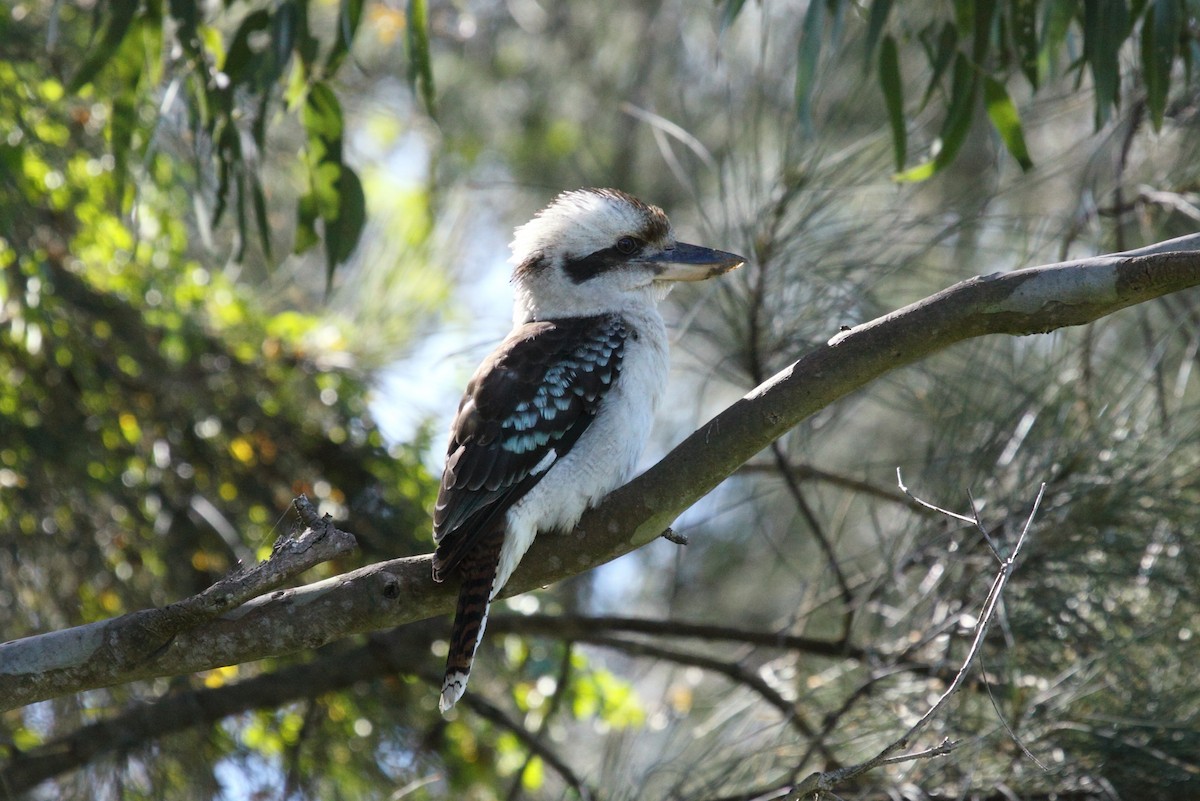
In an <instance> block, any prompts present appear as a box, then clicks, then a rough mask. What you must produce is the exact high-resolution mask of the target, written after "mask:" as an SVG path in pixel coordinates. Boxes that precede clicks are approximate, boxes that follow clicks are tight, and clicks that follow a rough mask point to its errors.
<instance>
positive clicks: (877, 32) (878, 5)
mask: <svg viewBox="0 0 1200 801" xmlns="http://www.w3.org/2000/svg"><path fill="white" fill-rule="evenodd" d="M891 11H892V0H874V2H873V3H871V11H870V13H869V14H868V16H867V38H866V41H865V42H864V45H865V48H866V58H865V59H864V62H863V64H864V69H867V70H869V69H871V62H873V61H874V60H875V48H876V47H877V46H878V45H879V37H880V36H882V34H883V28H884V26H885V25H887V19H888V15H889V14H890V13H891Z"/></svg>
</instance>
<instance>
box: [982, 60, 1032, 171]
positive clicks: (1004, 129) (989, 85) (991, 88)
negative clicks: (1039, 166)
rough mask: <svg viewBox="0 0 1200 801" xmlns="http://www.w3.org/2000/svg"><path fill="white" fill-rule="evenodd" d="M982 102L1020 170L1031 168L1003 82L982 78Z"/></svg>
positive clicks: (1023, 136)
mask: <svg viewBox="0 0 1200 801" xmlns="http://www.w3.org/2000/svg"><path fill="white" fill-rule="evenodd" d="M983 102H984V105H985V106H986V107H987V114H988V119H990V120H991V121H992V127H993V128H995V129H996V133H998V134H1000V141H1002V142H1004V147H1005V148H1007V150H1008V152H1009V154H1010V155H1012V157H1013V158H1014V159H1016V160H1017V163H1018V164H1020V165H1021V169H1022V170H1029V169H1031V168H1032V167H1033V160H1032V159H1030V158H1029V150H1028V149H1027V148H1026V147H1025V132H1024V129H1023V127H1022V125H1021V116H1020V114H1018V113H1017V106H1016V104H1015V103H1013V101H1012V98H1011V97H1009V95H1008V91H1007V90H1006V89H1005V88H1004V84H1002V83H1000V81H998V80H996V79H995V78H993V77H992V76H990V75H985V76H984V78H983Z"/></svg>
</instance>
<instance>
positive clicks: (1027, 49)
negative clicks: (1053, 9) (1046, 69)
mask: <svg viewBox="0 0 1200 801" xmlns="http://www.w3.org/2000/svg"><path fill="white" fill-rule="evenodd" d="M1008 8H1009V17H1010V21H1011V31H1012V41H1013V46H1014V47H1015V48H1016V51H1017V62H1018V64H1020V67H1021V72H1022V73H1023V74H1024V75H1025V80H1027V81H1029V85H1030V86H1032V87H1033V88H1034V89H1037V88H1038V52H1039V50H1038V38H1037V11H1038V7H1037V2H1036V0H1009V7H1008Z"/></svg>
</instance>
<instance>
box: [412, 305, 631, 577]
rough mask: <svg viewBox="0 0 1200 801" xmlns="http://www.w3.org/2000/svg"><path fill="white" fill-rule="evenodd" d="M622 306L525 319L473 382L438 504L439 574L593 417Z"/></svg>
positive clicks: (614, 357)
mask: <svg viewBox="0 0 1200 801" xmlns="http://www.w3.org/2000/svg"><path fill="white" fill-rule="evenodd" d="M626 336H627V330H626V327H625V324H624V322H623V321H622V320H621V318H620V317H618V316H617V315H599V316H594V317H572V318H566V319H561V320H544V321H539V322H532V323H526V324H525V325H523V326H521V327H520V328H517V329H516V330H514V331H513V332H512V333H511V334H510V335H509V336H508V338H507V339H505V340H504V342H503V343H501V344H500V346H499V347H498V348H497V349H496V350H495V351H494V352H493V353H492V354H491V355H490V356H489V357H488V358H487V359H486V360H484V362H483V364H481V365H480V366H479V369H478V370H476V371H475V375H474V376H473V377H472V378H471V381H470V383H468V384H467V390H466V393H465V394H464V395H463V399H462V401H461V403H460V404H459V407H458V415H457V416H456V417H455V419H454V425H453V426H452V428H451V433H450V447H449V450H448V452H447V455H446V468H445V471H444V472H443V473H442V484H441V489H440V490H439V491H438V499H437V505H436V506H435V507H434V512H433V532H434V541H435V542H437V546H438V547H437V552H436V553H435V554H434V560H433V571H434V578H436V579H438V580H439V581H440V580H441V579H443V578H445V577H446V576H447V575H448V574H449V573H450V572H451V571H453V570H454V569H455V567H457V566H458V564H459V562H461V561H462V559H463V557H464V555H466V554H467V553H469V552H470V551H471V549H472V548H473V547H475V545H476V544H477V543H478V541H479V540H480V538H481V537H484V536H485V535H486V534H487V533H488V532H489V531H490V530H492V529H494V527H495V524H496V523H497V522H498V521H500V520H502V518H503V515H504V513H505V512H507V511H508V509H509V508H510V507H511V506H512V505H513V504H514V503H516V502H517V500H519V499H520V498H521V496H523V495H524V494H525V493H526V492H528V491H529V490H530V488H531V487H533V486H534V485H535V484H536V483H537V482H538V481H540V480H541V478H542V476H544V475H545V472H546V470H548V469H549V468H550V466H551V465H552V464H553V463H554V461H555V460H557V459H558V458H559V457H561V456H562V455H563V454H565V453H566V452H567V451H568V450H570V448H571V446H572V445H574V444H575V441H576V440H578V439H579V437H580V435H581V434H583V432H584V431H585V430H586V429H587V427H588V425H590V424H591V422H592V420H593V418H594V417H595V415H596V410H597V408H598V407H599V405H600V401H601V399H602V398H603V397H604V395H605V393H606V392H607V391H608V390H609V389H610V388H611V387H612V386H613V385H614V384H615V383H616V380H617V377H618V374H619V373H620V371H621V359H622V356H623V353H624V345H625V338H626Z"/></svg>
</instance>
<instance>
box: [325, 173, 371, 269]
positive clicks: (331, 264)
mask: <svg viewBox="0 0 1200 801" xmlns="http://www.w3.org/2000/svg"><path fill="white" fill-rule="evenodd" d="M337 192H338V203H337V214H336V215H335V216H334V217H332V218H326V219H325V256H326V270H325V287H326V289H327V290H328V289H329V288H330V287H331V286H332V285H333V272H334V270H335V269H337V266H338V265H339V264H341V263H343V262H344V261H346V259H348V258H350V254H351V253H353V252H354V248H355V247H357V246H358V240H359V238H360V237H361V236H362V231H363V228H364V227H365V226H366V223H367V199H366V196H365V195H364V194H363V188H362V182H361V181H359V180H358V175H356V174H355V172H354V170H352V169H350V168H349V167H348V166H346V165H342V169H341V172H340V173H339V174H338V181H337Z"/></svg>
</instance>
